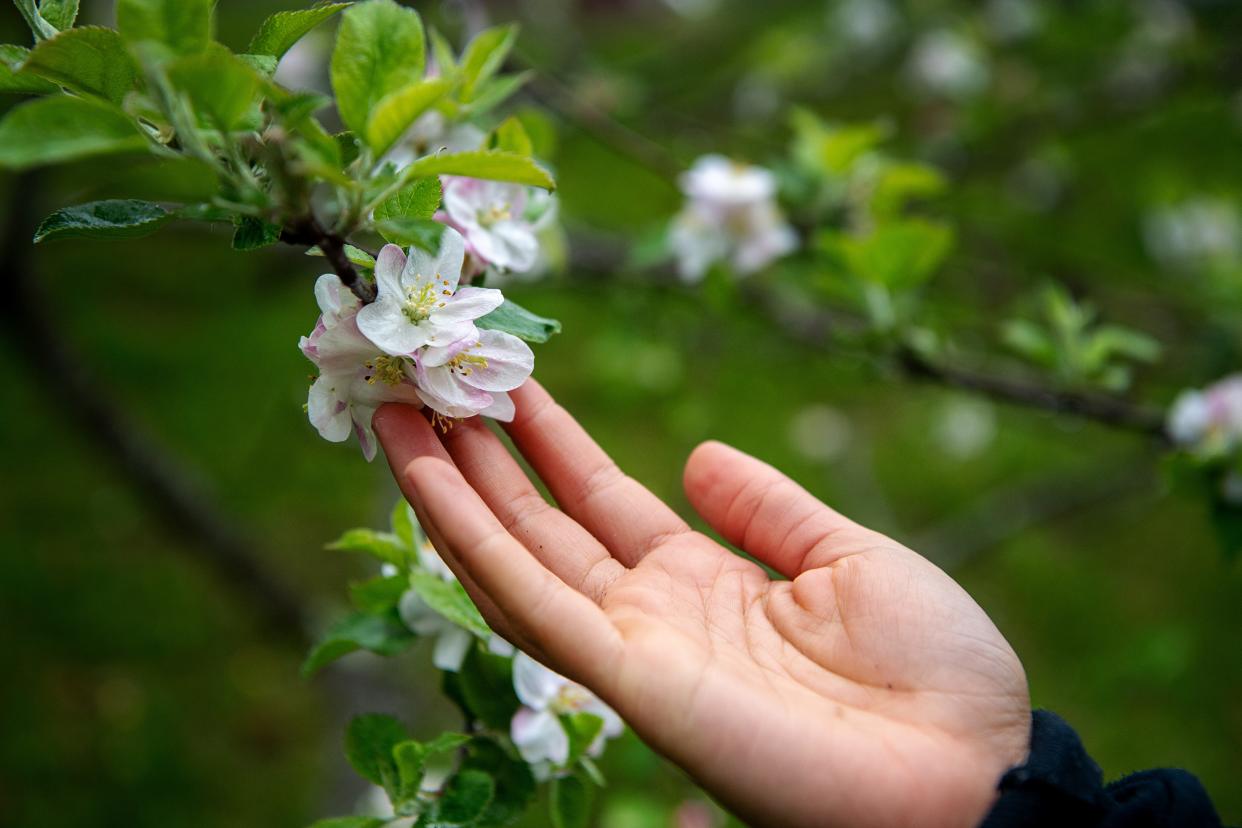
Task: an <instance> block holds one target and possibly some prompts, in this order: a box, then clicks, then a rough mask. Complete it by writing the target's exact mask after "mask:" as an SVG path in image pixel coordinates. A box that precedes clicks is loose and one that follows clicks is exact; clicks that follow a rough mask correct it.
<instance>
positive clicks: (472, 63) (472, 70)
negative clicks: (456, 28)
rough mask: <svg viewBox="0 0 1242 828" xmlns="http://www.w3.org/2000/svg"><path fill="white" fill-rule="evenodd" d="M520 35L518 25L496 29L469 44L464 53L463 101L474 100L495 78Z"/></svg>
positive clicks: (485, 31)
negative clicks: (482, 87)
mask: <svg viewBox="0 0 1242 828" xmlns="http://www.w3.org/2000/svg"><path fill="white" fill-rule="evenodd" d="M517 35H518V27H517V26H516V25H508V26H496V27H493V28H491V29H485V30H483V31H481V32H479V33H478V34H477V35H475V37H474V39H472V40H471V41H470V43H469V44H468V45H467V46H466V49H465V51H464V52H463V53H462V56H461V64H460V70H459V79H460V81H461V99H462V100H463V101H465V102H467V103H468V102H470V101H472V100H474V98H475V95H476V93H477V92H478V91H479V87H480V85H481V84H483V83H485V82H486V81H488V80H490V79H491V77H492V76H493V75H495V74H496V72H497V71H498V70H499V69H500V66H501V64H503V63H504V61H505V58H506V57H508V56H509V50H510V49H512V48H513V44H514V42H515V41H516V40H517Z"/></svg>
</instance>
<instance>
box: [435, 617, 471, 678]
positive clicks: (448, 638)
mask: <svg viewBox="0 0 1242 828" xmlns="http://www.w3.org/2000/svg"><path fill="white" fill-rule="evenodd" d="M473 643H474V636H473V635H471V634H470V633H468V632H466V631H465V630H463V629H462V628H461V627H449V628H448V629H446V630H445V631H444V632H442V633H440V637H439V638H437V639H436V646H435V649H434V650H433V651H432V654H431V663H432V664H434V665H435V666H436V668H437V669H439V670H446V671H448V672H450V673H456V672H457V671H458V670H460V669H461V665H462V662H463V661H465V660H466V653H468V652H469V651H470V645H471V644H473Z"/></svg>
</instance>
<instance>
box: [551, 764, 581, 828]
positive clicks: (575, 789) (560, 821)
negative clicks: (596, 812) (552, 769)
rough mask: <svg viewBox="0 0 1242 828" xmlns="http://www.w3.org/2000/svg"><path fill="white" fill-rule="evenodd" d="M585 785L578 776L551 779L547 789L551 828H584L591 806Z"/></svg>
mask: <svg viewBox="0 0 1242 828" xmlns="http://www.w3.org/2000/svg"><path fill="white" fill-rule="evenodd" d="M590 804H591V803H590V797H589V794H588V791H587V786H586V785H585V784H583V782H582V780H581V779H580V778H579V777H578V776H576V775H575V776H565V777H560V778H557V779H553V780H552V784H551V786H550V789H549V791H548V811H549V814H548V815H549V816H550V817H551V821H552V828H586V826H587V823H588V822H589V820H590V816H591V808H590Z"/></svg>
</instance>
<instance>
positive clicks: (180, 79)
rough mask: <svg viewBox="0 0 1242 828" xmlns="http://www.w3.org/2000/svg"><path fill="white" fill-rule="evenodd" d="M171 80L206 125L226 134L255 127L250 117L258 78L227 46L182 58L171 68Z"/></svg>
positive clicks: (169, 75) (258, 83) (257, 88)
mask: <svg viewBox="0 0 1242 828" xmlns="http://www.w3.org/2000/svg"><path fill="white" fill-rule="evenodd" d="M168 77H169V79H170V80H171V81H172V82H173V83H174V84H175V85H176V87H177V89H178V91H179V92H181V93H182V94H183V95H185V97H186V99H187V100H188V101H189V103H190V106H191V108H192V109H193V110H194V111H195V112H197V113H198V115H199V116H200V118H201V119H202V122H203V125H204V126H207V127H211V128H214V129H219V130H223V131H226V132H227V131H232V130H235V129H238V128H239V127H242V126H244V125H250V126H253V123H251V119H250V118H249V117H248V116H249V115H250V114H251V112H252V110H253V108H254V106H255V103H256V95H257V94H258V92H259V87H260V83H261V81H260V78H259V75H258V74H257V73H256V72H255V70H254V67H253V66H251V65H250V64H248V63H247V62H246V61H244V60H241V59H240V58H238V57H237V56H236V55H234V54H233V53H232V52H230V51H228V50H227V49H225V48H224V47H222V46H212V47H211V48H210V49H207V50H205V51H202V52H200V53H198V54H194V55H189V56H187V57H183V58H180V59H179V60H177V61H175V62H173V63H172V64H170V65H169V67H168Z"/></svg>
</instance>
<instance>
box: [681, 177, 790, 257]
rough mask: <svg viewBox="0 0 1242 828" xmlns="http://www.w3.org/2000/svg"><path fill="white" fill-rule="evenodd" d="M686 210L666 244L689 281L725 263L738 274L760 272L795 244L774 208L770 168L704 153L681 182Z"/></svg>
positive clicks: (773, 179)
mask: <svg viewBox="0 0 1242 828" xmlns="http://www.w3.org/2000/svg"><path fill="white" fill-rule="evenodd" d="M680 184H681V189H682V192H684V193H685V194H686V198H687V201H686V206H685V207H684V208H683V209H682V211H681V212H680V213H679V214H678V215H677V217H676V218H674V219H673V226H672V229H671V231H670V233H669V244H670V246H671V247H672V250H673V252H674V253H675V254H676V256H677V260H678V270H679V272H680V274H681V276H682V278H683V279H684V280H686V281H687V282H697V281H699V280H700V279H702V278H703V276H704V275H705V274H706V273H707V270H708V268H710V267H711V266H712V265H713V264H715V263H716V262H721V261H727V262H728V263H729V264H730V265H731V266H732V267H733V269H734V270H735V271H736V272H737V273H738V275H743V276H744V275H748V274H751V273H754V272H755V271H757V270H761V269H762V268H764V267H766V266H767V265H768V264H770V263H771V262H773V261H775V260H776V259H778V258H780V257H781V256H784V255H785V254H786V253H789V252H790V251H792V250H793V249H794V248H795V246H796V245H797V236H796V235H795V234H794V231H793V228H792V227H791V226H790V225H789V224H788V223H787V222H786V221H785V218H784V216H783V215H782V214H781V212H780V209H779V208H778V207H777V205H776V178H775V177H774V176H773V175H772V173H771V172H769V171H768V170H766V169H764V168H762V167H757V166H752V165H748V164H741V163H738V162H736V161H731V160H729V159H728V158H725V157H724V156H722V155H705V156H703V157H702V158H700V159H699V160H697V161H696V162H695V163H694V166H693V167H691V168H690V170H689V171H688V172H686V173H685V174H683V175H682V176H681V179H680Z"/></svg>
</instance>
